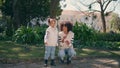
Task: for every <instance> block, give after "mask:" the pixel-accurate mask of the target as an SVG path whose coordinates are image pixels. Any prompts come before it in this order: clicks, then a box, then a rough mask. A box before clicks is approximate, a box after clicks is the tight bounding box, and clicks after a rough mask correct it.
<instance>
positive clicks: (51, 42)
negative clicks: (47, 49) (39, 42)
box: [44, 26, 58, 46]
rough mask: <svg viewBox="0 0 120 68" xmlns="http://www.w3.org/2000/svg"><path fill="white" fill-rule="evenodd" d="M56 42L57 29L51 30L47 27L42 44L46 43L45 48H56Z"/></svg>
mask: <svg viewBox="0 0 120 68" xmlns="http://www.w3.org/2000/svg"><path fill="white" fill-rule="evenodd" d="M57 41H58V30H57V28H52V27H51V26H49V27H48V28H47V29H46V33H45V36H44V43H47V44H46V45H45V46H57Z"/></svg>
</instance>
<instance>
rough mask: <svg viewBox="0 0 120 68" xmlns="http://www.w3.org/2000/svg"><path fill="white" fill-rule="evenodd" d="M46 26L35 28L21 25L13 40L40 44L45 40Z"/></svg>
mask: <svg viewBox="0 0 120 68" xmlns="http://www.w3.org/2000/svg"><path fill="white" fill-rule="evenodd" d="M45 28H46V27H45V26H44V25H43V26H41V27H38V26H36V27H34V28H32V27H25V26H21V27H20V28H18V29H17V30H16V32H15V34H14V36H13V40H14V41H15V42H18V43H26V44H40V43H42V42H43V37H44V33H45Z"/></svg>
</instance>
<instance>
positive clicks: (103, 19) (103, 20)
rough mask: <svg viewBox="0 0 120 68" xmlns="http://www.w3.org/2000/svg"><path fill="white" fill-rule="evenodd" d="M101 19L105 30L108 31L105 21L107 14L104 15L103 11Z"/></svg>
mask: <svg viewBox="0 0 120 68" xmlns="http://www.w3.org/2000/svg"><path fill="white" fill-rule="evenodd" d="M101 19H102V25H103V32H104V33H105V32H106V21H105V16H104V12H103V11H101Z"/></svg>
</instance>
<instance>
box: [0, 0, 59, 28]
mask: <svg viewBox="0 0 120 68" xmlns="http://www.w3.org/2000/svg"><path fill="white" fill-rule="evenodd" d="M51 1H53V0H3V1H2V6H1V8H0V9H1V11H2V14H3V15H4V16H10V17H11V19H12V20H13V22H14V23H13V25H14V27H15V28H18V27H19V26H21V25H24V26H27V23H28V22H30V20H31V19H33V18H36V17H39V18H41V19H42V20H45V19H46V18H47V17H49V16H50V15H51V13H50V12H51V11H55V12H56V13H55V14H54V15H53V16H56V15H57V16H58V15H60V13H61V9H60V7H59V0H57V1H56V0H55V5H54V4H53V5H51V4H52V3H51ZM53 3H54V2H53ZM56 3H57V4H56ZM51 7H54V8H51ZM55 8H56V9H55ZM52 13H53V12H52Z"/></svg>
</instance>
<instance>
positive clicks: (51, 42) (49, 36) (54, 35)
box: [44, 18, 58, 67]
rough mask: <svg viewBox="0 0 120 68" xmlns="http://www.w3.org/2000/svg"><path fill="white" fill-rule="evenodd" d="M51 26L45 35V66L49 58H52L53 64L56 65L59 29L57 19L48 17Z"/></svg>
mask: <svg viewBox="0 0 120 68" xmlns="http://www.w3.org/2000/svg"><path fill="white" fill-rule="evenodd" d="M48 24H49V27H48V28H47V29H46V34H45V36H44V43H45V56H44V60H45V64H44V66H45V67H46V66H48V59H49V57H50V58H51V65H52V66H55V62H54V58H55V49H56V46H57V40H58V30H57V28H56V26H55V24H56V21H55V19H51V18H49V19H48Z"/></svg>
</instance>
